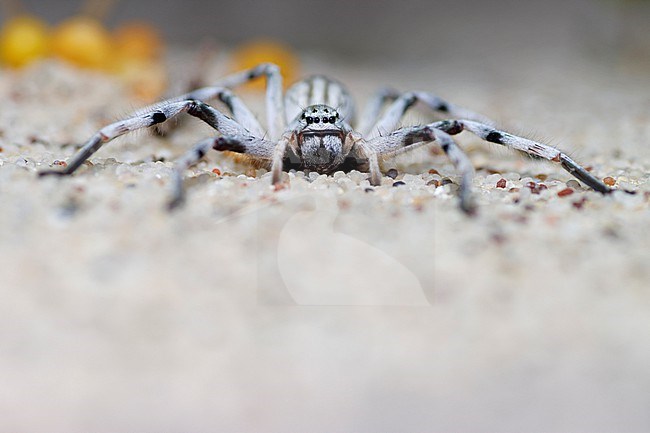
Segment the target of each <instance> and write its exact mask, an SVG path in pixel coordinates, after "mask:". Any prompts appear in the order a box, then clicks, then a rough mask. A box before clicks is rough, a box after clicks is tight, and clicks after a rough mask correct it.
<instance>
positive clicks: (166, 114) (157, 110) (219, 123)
mask: <svg viewBox="0 0 650 433" xmlns="http://www.w3.org/2000/svg"><path fill="white" fill-rule="evenodd" d="M183 112H187V113H188V114H190V115H192V116H194V117H196V118H198V119H201V120H202V121H204V122H205V123H207V124H208V125H210V126H212V127H213V128H214V129H216V130H218V131H219V132H221V133H222V134H225V135H238V134H240V135H241V134H247V133H248V131H247V130H246V129H245V128H244V127H242V126H241V125H239V124H238V123H237V122H235V121H234V120H233V119H231V118H229V117H228V116H226V115H224V114H222V113H221V112H219V111H218V110H216V109H214V108H212V107H210V106H209V105H207V104H205V103H203V102H198V101H193V100H183V101H165V102H162V103H160V104H158V105H156V106H154V107H150V108H148V109H146V110H145V111H144V112H143V113H141V114H136V115H134V116H132V117H130V118H128V119H125V120H121V121H118V122H115V123H112V124H110V125H108V126H106V127H104V128H102V129H100V130H99V131H98V132H97V133H95V134H94V135H93V136H92V137H91V138H90V139H89V140H88V141H87V142H86V143H85V144H84V146H83V147H82V148H81V150H80V151H79V152H78V153H77V154H76V155H75V156H74V157H73V158H72V160H71V161H70V162H69V163H68V165H67V166H66V168H65V169H63V170H44V171H41V172H39V176H48V175H55V176H65V175H69V174H72V173H74V172H75V171H76V170H77V169H78V168H79V167H80V166H81V164H83V163H84V161H86V160H87V159H88V158H90V157H91V156H92V155H93V154H94V153H95V152H97V151H98V150H99V149H100V148H101V147H102V146H103V145H104V144H105V143H108V142H109V141H111V140H113V139H115V138H117V137H119V136H121V135H124V134H126V133H129V132H132V131H136V130H138V129H143V128H148V127H151V126H154V125H157V124H159V123H162V122H165V121H167V120H169V119H171V118H173V117H175V116H177V115H178V114H180V113H183Z"/></svg>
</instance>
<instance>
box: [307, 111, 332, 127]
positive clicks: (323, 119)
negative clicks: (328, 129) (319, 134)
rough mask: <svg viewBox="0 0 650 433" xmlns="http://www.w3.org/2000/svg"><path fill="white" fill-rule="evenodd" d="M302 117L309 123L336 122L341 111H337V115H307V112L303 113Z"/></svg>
mask: <svg viewBox="0 0 650 433" xmlns="http://www.w3.org/2000/svg"><path fill="white" fill-rule="evenodd" d="M302 118H303V119H305V121H306V122H307V124H308V125H311V124H312V123H320V122H323V123H336V119H338V118H339V113H336V115H335V116H323V117H320V116H307V115H306V114H304V113H303V115H302Z"/></svg>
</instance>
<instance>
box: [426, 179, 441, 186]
mask: <svg viewBox="0 0 650 433" xmlns="http://www.w3.org/2000/svg"><path fill="white" fill-rule="evenodd" d="M427 185H429V186H431V185H433V186H435V187H436V188H438V187H439V186H440V181H439V180H436V179H433V180H430V181H429V182H427Z"/></svg>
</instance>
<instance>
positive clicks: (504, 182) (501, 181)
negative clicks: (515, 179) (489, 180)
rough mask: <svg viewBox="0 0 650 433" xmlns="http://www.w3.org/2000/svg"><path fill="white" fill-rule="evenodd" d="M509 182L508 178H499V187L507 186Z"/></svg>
mask: <svg viewBox="0 0 650 433" xmlns="http://www.w3.org/2000/svg"><path fill="white" fill-rule="evenodd" d="M507 183H508V181H507V180H505V179H503V178H501V179H499V181H498V182H497V188H505V187H506V184H507Z"/></svg>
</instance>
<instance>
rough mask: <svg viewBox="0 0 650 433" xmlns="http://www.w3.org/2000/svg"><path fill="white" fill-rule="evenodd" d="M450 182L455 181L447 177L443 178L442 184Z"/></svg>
mask: <svg viewBox="0 0 650 433" xmlns="http://www.w3.org/2000/svg"><path fill="white" fill-rule="evenodd" d="M450 183H454V182H453V181H452V180H451V179H449V178H448V177H445V178H444V179H442V182H441V185H449V184H450Z"/></svg>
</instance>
